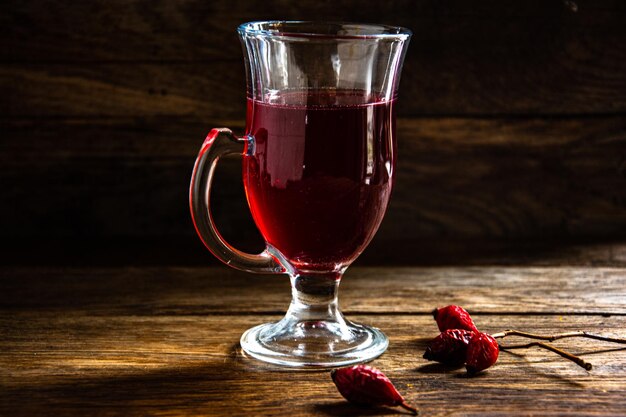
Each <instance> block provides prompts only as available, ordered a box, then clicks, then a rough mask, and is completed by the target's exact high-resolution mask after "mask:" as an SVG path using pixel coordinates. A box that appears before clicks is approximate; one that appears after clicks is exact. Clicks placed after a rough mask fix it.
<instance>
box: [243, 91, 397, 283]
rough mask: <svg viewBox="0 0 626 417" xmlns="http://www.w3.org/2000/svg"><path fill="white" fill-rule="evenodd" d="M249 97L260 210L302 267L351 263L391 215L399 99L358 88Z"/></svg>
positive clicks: (255, 207)
mask: <svg viewBox="0 0 626 417" xmlns="http://www.w3.org/2000/svg"><path fill="white" fill-rule="evenodd" d="M268 101H269V103H264V102H260V101H256V100H253V99H248V113H247V114H248V120H247V129H246V133H248V134H251V135H253V136H254V137H255V145H254V149H248V150H247V152H248V153H250V154H251V155H249V156H245V157H244V161H243V170H244V175H243V178H244V184H245V189H246V195H247V198H248V203H249V205H250V209H251V211H252V216H253V218H254V220H255V222H256V224H257V226H258V228H259V230H260V231H261V234H262V235H263V236H264V237H265V239H266V241H267V242H268V243H269V244H270V245H272V246H273V247H275V248H276V249H278V250H279V251H280V252H281V253H282V254H283V255H284V256H285V257H286V258H287V259H288V260H289V261H290V262H291V263H292V265H294V266H295V267H296V268H298V269H299V270H301V271H322V270H324V271H328V270H336V269H338V268H341V267H343V266H347V265H349V264H350V263H351V262H352V261H353V260H354V259H355V258H356V257H357V256H358V255H359V254H360V253H361V252H362V251H363V249H364V248H365V247H366V245H367V244H368V243H369V241H370V240H371V239H372V237H373V236H374V233H375V232H376V230H377V229H378V226H379V225H380V222H381V220H382V218H383V215H384V213H385V210H386V208H387V204H388V202H389V197H390V194H391V188H392V185H393V176H394V167H395V154H396V148H395V117H394V101H393V100H392V101H382V100H378V99H377V98H376V97H372V96H371V95H368V94H366V93H365V92H362V91H355V90H319V91H310V90H307V91H296V92H286V93H281V94H278V95H275V96H273V97H271V99H270V100H268Z"/></svg>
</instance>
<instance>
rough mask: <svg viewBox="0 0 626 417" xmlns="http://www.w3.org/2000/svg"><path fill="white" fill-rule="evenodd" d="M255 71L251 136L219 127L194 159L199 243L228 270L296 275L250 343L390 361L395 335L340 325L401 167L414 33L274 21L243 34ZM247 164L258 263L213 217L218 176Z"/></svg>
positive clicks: (304, 361)
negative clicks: (284, 299)
mask: <svg viewBox="0 0 626 417" xmlns="http://www.w3.org/2000/svg"><path fill="white" fill-rule="evenodd" d="M238 33H239V37H240V39H241V43H242V45H243V50H244V61H245V66H246V75H247V100H248V107H247V117H246V132H245V135H244V136H242V137H236V136H235V135H233V133H232V132H231V131H230V130H228V129H226V128H220V129H213V130H212V131H211V132H210V133H209V135H208V136H207V138H206V140H205V141H204V144H203V145H202V148H201V150H200V153H199V155H198V159H197V161H196V164H195V167H194V171H193V175H192V179H191V187H190V197H189V200H190V207H191V214H192V219H193V222H194V225H195V227H196V230H197V232H198V235H199V236H200V238H201V239H202V241H203V242H204V244H205V245H206V247H207V248H208V249H209V250H210V251H211V252H212V253H213V254H214V255H215V256H216V257H217V258H219V259H220V260H222V261H223V262H224V263H226V264H227V265H229V266H231V267H233V268H237V269H240V270H243V271H248V272H257V273H273V274H287V275H288V276H289V277H290V279H291V286H292V302H291V305H290V306H289V309H288V311H287V314H286V315H285V317H284V318H283V319H282V320H280V321H278V322H275V323H267V324H261V325H258V326H256V327H253V328H251V329H249V330H248V331H246V332H245V333H244V334H243V336H242V337H241V346H242V348H243V350H244V351H245V352H246V353H248V354H249V355H251V356H253V357H255V358H257V359H260V360H263V361H266V362H271V363H274V364H279V365H286V366H297V367H336V366H345V365H348V364H354V363H360V362H366V361H369V360H371V359H373V358H375V357H377V356H379V355H380V354H382V353H383V352H384V351H385V350H386V348H387V346H388V340H387V338H386V336H385V335H384V334H383V333H382V332H381V331H380V330H378V329H376V328H373V327H368V326H365V325H361V324H355V323H352V322H350V321H348V320H347V319H345V318H344V317H343V315H342V314H341V312H340V310H339V304H338V301H337V290H338V287H339V282H340V280H341V277H342V274H343V273H344V271H345V270H346V268H347V267H348V266H349V265H350V264H351V263H352V262H353V261H354V260H355V259H356V258H357V257H358V256H359V255H360V254H361V252H362V251H363V250H364V249H365V247H366V246H367V244H368V243H369V242H370V240H371V239H372V237H373V236H374V234H375V232H376V230H377V229H378V226H379V225H380V222H381V221H382V218H383V216H384V213H385V210H386V208H387V204H388V202H389V197H390V195H391V189H392V186H393V182H394V172H395V163H396V136H395V100H396V96H397V92H398V85H399V81H400V72H401V69H402V63H403V60H404V55H405V53H406V49H407V46H408V42H409V39H410V36H411V32H410V31H409V30H407V29H404V28H400V27H392V26H384V25H370V24H354V23H332V22H330V23H329V22H299V21H297V22H288V21H268V22H251V23H245V24H243V25H241V26H239V28H238ZM232 153H237V154H240V155H242V156H243V163H242V165H243V180H244V186H245V190H246V196H247V199H248V204H249V207H250V210H251V212H252V216H253V218H254V221H255V222H256V225H257V227H258V228H259V231H260V232H261V234H262V236H263V237H264V239H265V241H266V248H265V250H264V251H263V252H261V253H260V254H248V253H244V252H241V251H239V250H237V249H235V248H234V247H232V246H230V245H229V244H228V243H227V242H226V241H225V240H224V239H223V238H222V236H221V235H220V233H219V232H218V230H217V229H216V226H215V224H214V222H213V219H212V216H211V211H210V207H209V200H210V194H211V182H212V179H213V173H214V169H215V166H216V164H217V162H218V161H219V159H220V158H221V157H222V156H225V155H228V154H232Z"/></svg>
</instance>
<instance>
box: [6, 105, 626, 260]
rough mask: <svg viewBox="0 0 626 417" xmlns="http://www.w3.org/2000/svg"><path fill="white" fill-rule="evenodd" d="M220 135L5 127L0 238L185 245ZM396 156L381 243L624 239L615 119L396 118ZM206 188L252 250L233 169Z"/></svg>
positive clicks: (112, 123) (85, 125)
mask: <svg viewBox="0 0 626 417" xmlns="http://www.w3.org/2000/svg"><path fill="white" fill-rule="evenodd" d="M120 105H121V104H120ZM120 111H121V110H120ZM242 114H243V113H242ZM220 125H226V126H230V127H231V128H233V129H234V130H236V131H239V132H242V131H243V125H242V121H231V120H221V119H207V121H206V122H204V121H200V120H196V119H193V118H185V117H180V118H179V117H171V118H168V117H162V118H158V117H153V118H143V117H131V116H125V117H123V116H121V115H119V114H118V116H116V117H113V118H110V119H92V118H89V117H78V116H76V117H62V118H50V119H44V120H40V121H33V120H25V119H16V120H4V121H2V122H0V126H2V129H3V135H4V137H3V140H2V141H0V162H1V163H0V178H1V179H2V181H3V182H5V183H6V184H8V185H9V186H8V187H5V188H4V189H3V197H4V199H5V200H6V201H11V202H12V204H7V205H2V206H0V219H1V220H0V224H1V225H2V233H4V234H5V235H10V236H33V235H39V234H44V235H45V236H66V237H81V238H82V237H84V236H85V235H90V236H94V237H107V236H109V237H111V236H124V237H127V236H163V235H165V236H167V235H171V236H187V237H189V238H194V236H195V233H194V230H193V227H192V226H191V223H190V220H189V210H188V207H187V192H188V185H189V183H188V182H189V178H190V175H191V170H192V167H193V163H194V159H195V156H196V153H197V151H198V149H199V147H200V144H201V143H202V140H203V138H204V136H205V135H206V133H207V131H208V130H209V129H210V128H211V127H213V126H220ZM398 145H399V153H398V155H399V156H398V164H399V165H398V171H397V172H398V177H397V182H396V186H395V189H394V194H393V196H392V199H391V205H390V207H389V210H388V213H387V216H386V219H385V221H384V222H383V225H382V227H381V230H380V231H379V233H378V235H377V238H376V239H379V240H381V241H383V242H393V241H395V242H400V241H408V240H412V239H420V238H422V239H424V238H434V237H448V236H452V237H454V238H456V239H458V238H485V237H489V238H493V237H500V238H524V237H540V238H546V237H568V238H570V237H574V236H585V237H588V236H600V237H602V236H624V235H625V234H626V154H625V153H624V150H625V149H626V120H625V119H624V118H622V117H603V118H591V119H586V120H580V119H570V118H564V119H558V118H557V119H551V120H545V119H541V118H531V119H507V120H500V119H466V118H445V119H441V118H424V119H400V120H398ZM42 182H45V186H43V187H42V186H41V185H40V183H42ZM215 184H216V188H215V194H214V200H213V202H214V205H213V206H214V208H215V217H216V221H217V222H218V224H219V225H220V229H221V231H222V233H223V234H224V235H225V236H226V237H227V238H228V239H229V240H233V243H237V244H238V245H241V244H244V245H245V244H249V243H250V242H258V240H259V237H258V233H257V231H256V228H255V226H254V224H253V223H252V220H251V216H250V214H249V211H248V208H247V203H246V201H245V196H244V193H243V186H242V180H241V168H240V162H239V159H238V158H235V159H229V160H227V161H224V162H223V163H221V164H220V165H219V168H218V177H217V179H216V181H215ZM41 201H45V202H46V204H45V205H42V204H41ZM87 231H88V233H87ZM395 246H396V248H397V247H398V246H399V245H395ZM248 247H249V246H248ZM171 250H175V248H174V247H173V248H171Z"/></svg>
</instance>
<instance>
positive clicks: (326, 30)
mask: <svg viewBox="0 0 626 417" xmlns="http://www.w3.org/2000/svg"><path fill="white" fill-rule="evenodd" d="M281 27H283V28H281ZM237 32H239V33H240V34H242V35H243V34H246V35H261V36H268V37H286V38H318V39H320V38H321V39H323V38H326V39H401V40H404V39H407V38H409V37H410V36H411V35H412V34H413V32H411V30H410V29H407V28H404V27H401V26H391V25H382V24H373V23H355V22H334V21H329V22H325V21H312V20H261V21H254V22H246V23H242V24H241V25H239V27H238V28H237Z"/></svg>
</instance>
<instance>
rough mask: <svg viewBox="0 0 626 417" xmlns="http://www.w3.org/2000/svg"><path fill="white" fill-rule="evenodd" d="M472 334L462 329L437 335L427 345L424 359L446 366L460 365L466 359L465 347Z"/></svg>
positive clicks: (450, 330) (449, 330)
mask: <svg viewBox="0 0 626 417" xmlns="http://www.w3.org/2000/svg"><path fill="white" fill-rule="evenodd" d="M472 336H474V332H471V331H469V330H463V329H448V330H446V331H445V332H441V333H439V336H437V337H435V338H434V339H433V340H431V341H430V343H428V346H427V347H426V351H425V352H424V359H428V360H429V361H437V362H440V363H443V364H446V365H453V366H454V365H461V364H463V363H465V358H466V357H467V346H468V345H469V342H470V339H471V338H472Z"/></svg>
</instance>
